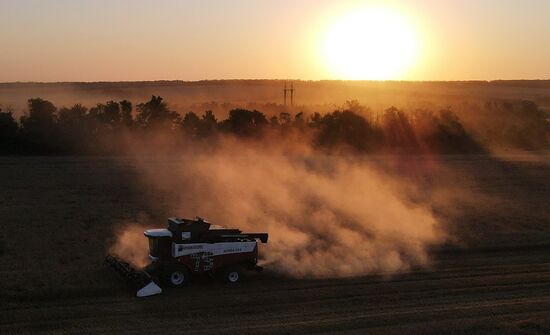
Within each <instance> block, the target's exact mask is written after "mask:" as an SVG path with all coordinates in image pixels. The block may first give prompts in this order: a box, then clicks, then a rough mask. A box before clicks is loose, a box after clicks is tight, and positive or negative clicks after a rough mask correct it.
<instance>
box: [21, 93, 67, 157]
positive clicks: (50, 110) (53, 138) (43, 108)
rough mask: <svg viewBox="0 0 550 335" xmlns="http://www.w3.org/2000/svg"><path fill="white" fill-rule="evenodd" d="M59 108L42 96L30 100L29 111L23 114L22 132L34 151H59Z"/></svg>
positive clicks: (28, 145)
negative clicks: (41, 97)
mask: <svg viewBox="0 0 550 335" xmlns="http://www.w3.org/2000/svg"><path fill="white" fill-rule="evenodd" d="M56 111H57V108H56V107H55V106H54V104H52V103H51V102H49V101H47V100H43V99H40V98H35V99H29V100H28V112H27V113H26V114H25V115H23V116H21V133H22V136H23V140H24V142H25V144H26V146H27V147H28V148H29V149H30V150H32V151H35V152H36V151H38V152H57V151H58V147H57V139H58V137H57V123H56V121H57V115H56Z"/></svg>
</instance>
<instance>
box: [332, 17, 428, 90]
mask: <svg viewBox="0 0 550 335" xmlns="http://www.w3.org/2000/svg"><path fill="white" fill-rule="evenodd" d="M323 49H324V50H323V53H324V57H325V58H326V62H327V66H328V68H329V71H330V72H331V74H332V75H333V76H335V77H337V78H341V79H353V80H358V79H368V80H388V79H400V78H401V76H403V75H404V74H405V72H406V71H407V70H408V69H409V68H410V67H411V66H412V65H413V64H414V62H415V60H416V58H417V55H418V52H419V46H418V39H417V36H416V35H415V32H414V29H413V26H412V24H411V23H410V22H409V21H408V20H407V19H406V18H405V17H404V16H402V15H400V14H399V13H398V12H396V11H392V10H390V9H388V8H363V9H360V10H355V11H353V12H351V13H348V14H347V15H344V16H343V17H341V18H339V19H338V20H337V21H336V22H334V23H333V24H332V26H330V28H329V30H328V32H327V34H326V37H325V40H324V45H323Z"/></svg>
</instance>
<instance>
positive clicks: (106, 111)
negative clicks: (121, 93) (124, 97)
mask: <svg viewBox="0 0 550 335" xmlns="http://www.w3.org/2000/svg"><path fill="white" fill-rule="evenodd" d="M90 116H91V117H92V118H93V119H95V120H96V121H97V122H99V123H100V124H102V125H104V126H108V127H110V128H111V129H112V128H116V127H117V126H118V125H120V122H121V119H122V114H121V111H120V105H119V104H118V102H115V101H107V103H105V104H97V105H96V106H95V107H93V108H91V109H90Z"/></svg>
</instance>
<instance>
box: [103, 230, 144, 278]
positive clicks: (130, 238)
mask: <svg viewBox="0 0 550 335" xmlns="http://www.w3.org/2000/svg"><path fill="white" fill-rule="evenodd" d="M147 228H148V227H147V226H145V225H141V224H138V225H136V224H132V223H126V224H124V225H122V226H120V227H119V229H118V231H117V232H116V233H115V242H114V243H113V245H112V246H111V247H110V249H109V253H110V254H113V255H116V256H118V257H120V258H122V259H124V260H125V261H127V262H130V263H131V264H132V265H134V266H135V267H137V268H143V267H145V266H146V265H147V264H148V262H149V245H148V241H147V239H146V238H145V236H143V232H144V231H145V230H146V229H147ZM149 228H150V227H149Z"/></svg>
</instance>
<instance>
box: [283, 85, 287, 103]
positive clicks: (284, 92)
mask: <svg viewBox="0 0 550 335" xmlns="http://www.w3.org/2000/svg"><path fill="white" fill-rule="evenodd" d="M287 91H288V90H287V89H286V82H285V88H284V89H283V96H284V97H285V98H284V99H285V106H286V92H287Z"/></svg>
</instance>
